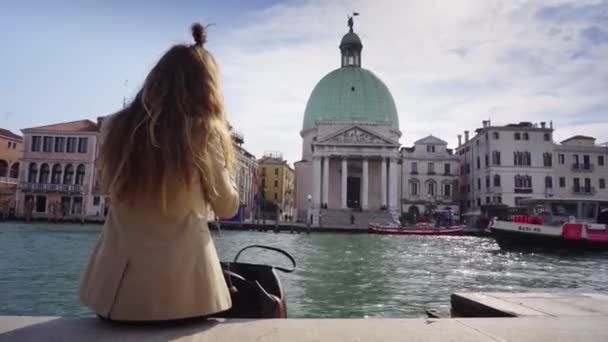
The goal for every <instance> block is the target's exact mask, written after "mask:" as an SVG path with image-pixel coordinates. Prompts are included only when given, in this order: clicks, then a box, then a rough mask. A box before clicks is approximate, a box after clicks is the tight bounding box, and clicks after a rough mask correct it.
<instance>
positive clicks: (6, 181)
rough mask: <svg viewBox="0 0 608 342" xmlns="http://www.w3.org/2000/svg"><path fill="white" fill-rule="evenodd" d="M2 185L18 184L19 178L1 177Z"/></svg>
mask: <svg viewBox="0 0 608 342" xmlns="http://www.w3.org/2000/svg"><path fill="white" fill-rule="evenodd" d="M0 183H2V184H17V178H11V177H0Z"/></svg>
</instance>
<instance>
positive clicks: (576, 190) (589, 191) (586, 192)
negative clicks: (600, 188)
mask: <svg viewBox="0 0 608 342" xmlns="http://www.w3.org/2000/svg"><path fill="white" fill-rule="evenodd" d="M595 192H596V190H595V188H594V187H586V186H581V187H576V186H575V187H573V188H572V193H573V194H575V195H583V196H593V195H595Z"/></svg>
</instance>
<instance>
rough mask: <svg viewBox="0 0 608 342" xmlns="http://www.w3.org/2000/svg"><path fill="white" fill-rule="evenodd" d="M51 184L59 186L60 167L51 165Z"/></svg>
mask: <svg viewBox="0 0 608 342" xmlns="http://www.w3.org/2000/svg"><path fill="white" fill-rule="evenodd" d="M51 183H53V184H61V165H59V164H55V165H53V173H52V175H51Z"/></svg>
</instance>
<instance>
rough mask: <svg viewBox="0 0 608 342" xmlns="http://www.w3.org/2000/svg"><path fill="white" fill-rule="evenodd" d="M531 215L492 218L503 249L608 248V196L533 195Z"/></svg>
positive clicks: (491, 226) (491, 225) (529, 204)
mask: <svg viewBox="0 0 608 342" xmlns="http://www.w3.org/2000/svg"><path fill="white" fill-rule="evenodd" d="M525 203H526V204H527V205H528V209H529V214H528V215H513V216H512V217H511V219H510V220H508V219H507V220H499V219H497V218H493V219H492V220H491V222H490V226H489V229H490V231H491V232H492V235H494V237H495V238H496V242H497V243H498V245H499V246H500V247H501V248H502V249H522V248H524V249H527V248H543V249H566V250H574V249H578V250H608V200H590V199H578V198H576V199H531V200H527V201H525Z"/></svg>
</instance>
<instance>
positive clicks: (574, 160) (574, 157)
mask: <svg viewBox="0 0 608 342" xmlns="http://www.w3.org/2000/svg"><path fill="white" fill-rule="evenodd" d="M572 162H573V164H575V165H578V164H579V160H578V154H574V155H572Z"/></svg>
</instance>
